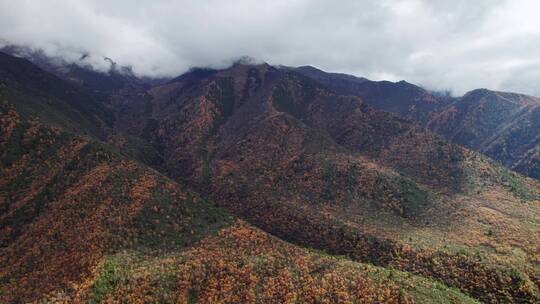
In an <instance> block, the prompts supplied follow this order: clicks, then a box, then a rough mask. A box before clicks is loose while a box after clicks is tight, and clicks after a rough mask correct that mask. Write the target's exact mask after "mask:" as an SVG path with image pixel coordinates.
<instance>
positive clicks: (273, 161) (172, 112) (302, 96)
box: [0, 55, 540, 303]
mask: <svg viewBox="0 0 540 304" xmlns="http://www.w3.org/2000/svg"><path fill="white" fill-rule="evenodd" d="M6 56H7V55H6ZM14 60H15V61H14V62H16V63H17V64H21V65H23V66H24V65H27V64H29V65H32V64H31V63H29V62H28V61H26V60H22V59H16V58H15V59H14ZM0 68H1V69H4V68H3V67H0ZM32 68H33V69H37V70H39V73H42V74H44V75H47V77H45V76H40V77H39V79H42V78H43V79H45V78H46V79H51V81H52V80H54V83H55V84H54V85H55V86H60V87H69V88H74V89H73V90H76V91H77V92H80V94H83V95H84V96H91V97H92V98H94V99H90V100H89V101H88V104H86V103H85V106H90V105H92V106H93V107H94V106H96V107H97V106H99V107H98V108H99V109H101V108H104V109H107V111H106V112H104V113H101V112H99V111H97V112H91V113H92V116H91V117H94V113H95V117H96V118H95V119H96V121H103V124H102V125H101V127H100V128H97V130H100V132H102V133H100V132H95V133H89V134H86V132H85V131H84V128H80V129H78V128H76V127H74V126H77V120H70V119H68V118H69V117H70V116H69V115H67V113H72V112H76V113H78V112H80V111H82V109H81V105H80V104H79V103H78V102H75V101H73V100H65V101H64V100H63V99H62V101H63V103H62V106H61V107H60V106H59V107H52V109H51V110H50V111H55V112H58V113H59V114H58V115H57V117H59V118H61V119H57V120H53V119H49V118H48V117H49V115H48V114H47V113H48V112H47V111H26V112H25V111H24V110H25V109H26V108H32V109H33V108H34V107H38V106H40V105H41V104H42V103H43V101H41V100H47V99H49V95H54V94H55V92H56V91H49V90H46V88H48V87H49V86H46V88H45V89H43V88H42V89H39V90H38V91H39V92H40V94H41V95H40V96H41V97H40V98H41V99H31V100H30V102H29V101H27V100H26V99H27V98H28V99H29V98H34V95H31V94H28V95H24V98H20V99H17V98H13V97H11V96H13V95H10V94H6V93H4V92H13V91H15V92H20V94H27V93H26V92H33V91H34V90H37V88H40V86H39V84H40V82H32V81H28V82H24V83H25V86H24V87H23V86H22V85H21V84H18V83H19V82H16V81H14V80H12V79H22V77H23V76H24V75H25V74H26V72H25V70H24V69H20V68H16V69H12V71H13V73H12V74H10V75H9V77H6V78H5V79H7V80H2V81H1V82H0V94H2V95H0V96H2V100H3V101H2V102H3V103H2V108H1V109H2V112H1V113H2V119H1V120H0V122H1V123H2V128H1V130H2V133H1V139H2V140H1V141H0V145H2V155H1V160H2V168H1V171H0V175H1V178H0V180H1V181H2V183H1V184H0V193H1V194H2V196H1V198H2V200H1V203H0V206H1V208H2V209H1V210H2V213H1V214H2V216H1V218H0V235H1V236H2V243H1V246H2V247H1V248H0V253H1V254H0V256H1V257H2V258H1V259H0V265H2V267H1V269H2V272H0V290H2V292H1V293H0V299H2V300H3V301H5V302H17V301H18V302H31V301H44V300H49V301H55V300H58V301H66V302H70V301H71V302H77V301H83V302H93V303H96V302H97V303H99V302H102V301H109V302H115V301H116V302H141V301H142V302H145V301H146V302H156V301H161V302H166V303H167V302H178V301H180V302H182V301H184V302H189V301H191V302H197V301H198V302H203V303H206V302H216V301H217V302H219V301H221V302H226V303H237V302H258V303H265V302H272V301H274V302H284V301H288V300H290V301H294V300H296V301H299V302H325V301H335V300H336V299H342V300H343V301H345V302H346V301H347V300H349V301H351V302H390V303H407V302H417V303H425V302H431V303H467V302H469V303H474V302H475V301H476V300H480V301H482V302H487V303H499V302H513V303H534V302H537V301H538V300H539V299H540V269H538V267H537V266H538V257H539V256H538V254H539V253H538V246H537V244H538V242H539V241H540V240H539V238H540V237H539V234H538V227H539V225H540V206H539V197H540V184H539V182H538V181H536V180H533V179H529V178H526V177H523V176H521V175H519V174H516V173H514V172H511V171H509V170H507V169H506V168H504V167H502V166H500V165H498V164H496V163H494V162H493V161H491V160H490V159H488V158H486V157H484V156H483V155H481V154H479V153H477V152H473V151H471V150H468V149H466V148H463V147H462V146H460V145H457V144H455V143H452V142H450V141H448V140H446V139H445V138H444V137H443V136H440V135H437V134H435V133H433V132H432V131H430V130H429V129H427V128H425V127H422V126H421V125H418V124H416V123H413V122H411V121H409V120H407V119H404V118H400V117H398V116H397V115H395V114H391V113H388V112H383V111H380V110H377V109H375V108H374V107H372V106H370V105H369V104H368V103H366V102H365V101H364V100H363V99H362V98H360V97H358V96H351V95H350V94H342V93H339V92H336V91H335V90H333V89H331V88H329V87H328V85H326V84H324V83H321V82H322V80H320V79H319V80H317V79H313V78H310V77H308V76H306V75H304V74H303V73H299V72H298V71H295V70H287V69H283V68H276V67H272V66H270V65H267V64H261V65H247V64H236V65H234V66H232V67H230V68H228V69H224V70H210V69H194V70H192V71H190V72H188V73H186V74H184V75H181V76H179V77H177V78H174V79H171V80H169V81H167V82H159V83H153V84H149V85H148V86H147V87H145V86H126V87H122V88H119V89H115V90H112V91H110V92H109V93H108V94H107V95H108V97H107V99H101V98H97V97H96V95H95V94H93V93H92V92H93V91H95V90H93V89H92V88H89V87H87V86H85V85H84V84H80V85H76V84H74V83H73V82H71V81H69V80H67V79H64V78H62V77H58V76H53V75H52V74H50V73H48V72H46V71H44V70H41V69H39V68H38V67H36V66H33V65H32ZM18 73H21V74H23V75H18ZM35 73H37V72H35ZM338 76H339V77H342V75H338ZM96 77H99V76H96ZM322 79H324V78H322ZM347 79H349V80H350V79H351V78H350V77H344V78H343V80H342V81H343V82H345V81H347ZM362 82H364V81H362V80H360V81H359V84H361V83H362ZM344 86H348V84H344ZM60 97H62V96H60ZM60 97H58V98H60ZM415 102H417V103H420V102H422V101H420V100H419V101H415ZM28 105H29V106H28ZM92 109H93V108H92ZM50 111H49V112H50ZM111 112H112V115H111V114H110V113H111ZM105 117H112V118H111V119H110V120H109V119H105ZM92 119H94V118H92ZM80 123H81V124H82V125H84V123H85V121H84V120H81V121H80ZM35 265H39V267H36V266H35ZM472 298H475V299H476V300H475V299H472Z"/></svg>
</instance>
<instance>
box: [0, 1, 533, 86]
mask: <svg viewBox="0 0 540 304" xmlns="http://www.w3.org/2000/svg"><path fill="white" fill-rule="evenodd" d="M539 10H540V2H539V1H536V0H509V1H497V0H475V1H469V0H452V1H446V0H425V1H420V0H403V1H398V0H373V1H359V0H345V1H308V0H270V1H264V0H253V1H247V0H240V1H235V0H220V1H218V0H210V1H203V0H194V1H172V0H154V1H136V0H118V1H112V0H63V1H62V0H47V1H40V0H35V1H32V0H0V40H2V41H3V43H6V42H9V43H14V44H20V45H25V46H30V47H33V48H41V49H43V50H44V51H45V52H46V53H47V54H49V55H59V56H62V57H64V58H66V59H68V60H72V59H75V58H79V57H80V54H81V53H83V52H88V53H90V54H91V55H92V56H91V57H90V58H89V59H87V61H88V62H90V63H92V64H93V65H94V66H96V67H97V68H99V67H100V66H103V64H104V62H103V60H102V56H108V57H111V58H113V59H114V60H115V61H117V62H118V63H119V64H123V65H131V66H133V68H134V70H135V72H136V73H138V74H139V75H149V76H165V75H166V76H174V75H178V74H181V73H183V72H185V71H186V70H187V69H189V68H190V67H194V66H213V67H225V66H226V65H228V64H230V63H231V61H232V60H235V59H237V58H239V57H240V56H244V55H247V56H251V57H253V58H255V59H258V60H261V61H266V62H268V63H270V64H284V65H292V66H298V65H314V66H316V67H319V68H322V69H324V70H328V71H336V72H345V73H351V74H354V75H357V76H364V77H367V78H370V79H375V80H379V79H388V80H401V79H405V80H407V81H409V82H413V83H416V84H419V85H422V86H424V87H427V88H430V89H451V90H452V91H453V92H454V93H456V94H462V93H463V92H465V91H467V90H471V89H474V88H480V87H486V88H490V89H498V90H507V91H517V92H523V93H529V94H534V95H540V18H539V17H538V12H539Z"/></svg>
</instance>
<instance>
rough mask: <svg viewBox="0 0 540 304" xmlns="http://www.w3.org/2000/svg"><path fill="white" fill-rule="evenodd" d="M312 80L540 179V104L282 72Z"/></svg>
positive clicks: (509, 96)
mask: <svg viewBox="0 0 540 304" xmlns="http://www.w3.org/2000/svg"><path fill="white" fill-rule="evenodd" d="M285 69H286V70H294V71H297V72H299V73H302V74H303V75H305V76H307V77H310V78H313V79H315V80H317V81H319V82H320V83H321V84H323V85H325V86H326V87H328V88H329V89H332V90H334V91H335V92H337V93H339V94H346V95H353V96H358V97H360V98H362V99H363V100H364V101H365V102H367V103H368V104H370V105H372V106H374V107H376V108H378V109H382V110H385V111H389V112H392V113H395V114H397V115H399V116H401V117H403V118H406V119H410V120H413V121H416V122H418V123H420V124H422V125H424V126H426V127H428V128H429V129H431V130H433V131H435V132H436V133H438V134H441V135H443V136H444V137H446V138H447V139H449V140H451V141H453V142H455V143H458V144H461V145H464V146H466V147H468V148H470V149H473V150H475V151H478V152H481V153H483V154H485V155H488V156H489V157H491V158H493V159H495V160H497V161H500V162H501V163H502V164H503V165H504V166H506V167H508V168H510V169H512V170H516V171H518V172H520V173H523V174H525V175H528V176H531V177H535V178H540V171H539V170H540V155H539V151H540V137H539V135H538V132H536V130H538V129H539V127H540V125H539V123H540V99H538V98H536V97H532V96H527V95H523V94H516V93H506V92H495V91H490V90H486V89H478V90H473V91H471V92H468V93H467V94H465V95H464V96H462V97H459V98H452V97H448V96H440V95H438V94H433V93H431V92H429V91H426V90H424V89H422V88H420V87H418V86H415V85H413V84H410V83H407V82H405V81H400V82H397V83H393V82H389V81H369V80H366V79H365V78H356V77H354V76H350V75H347V76H343V75H341V74H334V73H326V72H323V71H320V70H318V69H316V68H313V67H299V68H285Z"/></svg>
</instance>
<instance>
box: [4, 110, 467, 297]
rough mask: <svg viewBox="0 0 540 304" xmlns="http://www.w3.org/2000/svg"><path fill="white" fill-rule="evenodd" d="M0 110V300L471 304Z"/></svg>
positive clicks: (84, 141)
mask: <svg viewBox="0 0 540 304" xmlns="http://www.w3.org/2000/svg"><path fill="white" fill-rule="evenodd" d="M0 110H1V111H0V114H1V116H0V118H1V119H0V121H2V122H3V125H2V130H3V132H2V133H1V134H0V135H1V137H0V139H1V140H0V145H1V147H2V151H13V148H14V146H13V145H17V147H16V148H17V151H18V153H17V154H9V155H8V153H3V154H2V156H1V160H2V163H3V165H2V170H1V171H0V176H1V177H2V178H1V179H0V180H1V181H2V182H1V183H0V193H1V194H2V195H1V196H0V203H1V204H0V206H1V208H2V213H1V217H0V253H1V254H0V256H1V258H0V266H1V267H0V268H1V269H2V271H1V272H0V299H1V301H2V302H5V303H22V302H31V301H36V302H42V301H47V302H55V303H74V302H77V303H78V302H84V303H86V302H88V303H101V302H102V301H107V302H122V303H139V302H141V301H146V302H148V301H149V302H155V301H160V302H162V303H174V302H177V301H180V302H187V301H197V302H199V303H212V302H215V301H222V302H224V303H236V302H238V301H240V302H254V303H255V302H256V303H266V302H268V301H277V302H282V301H285V300H294V299H296V300H297V301H328V300H330V301H333V300H334V299H336V297H337V298H340V299H342V300H348V301H355V302H356V301H361V302H370V303H371V302H373V303H374V302H377V301H385V302H388V303H410V302H411V301H413V302H422V301H425V300H428V301H430V302H431V301H433V303H475V301H474V300H472V299H471V298H469V297H467V296H465V295H463V294H461V293H459V292H457V291H455V290H451V289H448V288H447V287H446V286H444V285H442V284H438V283H435V282H432V281H430V280H427V279H424V278H421V277H417V276H411V275H407V274H405V273H401V272H396V271H391V270H387V269H383V268H377V267H373V266H368V265H365V264H360V263H354V262H351V261H347V260H344V259H343V258H341V259H338V258H335V257H330V256H327V255H323V254H320V253H315V252H312V251H308V250H306V249H301V248H298V247H296V246H294V245H292V244H288V243H285V242H283V241H281V240H279V239H277V238H275V237H271V236H269V235H268V234H266V233H265V232H263V231H261V230H258V229H255V228H253V227H251V226H250V225H248V224H247V223H245V222H242V221H234V222H233V221H232V218H231V217H230V216H229V215H227V213H226V212H224V210H222V209H218V208H216V207H213V206H212V205H211V204H209V203H207V202H205V201H204V200H202V199H200V198H199V197H198V195H197V194H195V193H194V192H192V191H189V190H187V189H185V188H184V187H181V186H179V185H178V184H177V183H175V182H173V181H171V180H169V179H167V178H166V177H164V176H162V175H160V174H159V173H157V172H155V171H154V170H151V169H149V168H145V167H144V166H142V165H141V164H138V163H137V162H134V161H131V160H129V159H126V158H125V156H124V155H122V154H119V153H118V152H116V151H114V149H113V148H111V147H108V146H107V145H104V144H102V143H99V142H95V141H94V140H93V139H91V138H87V137H81V136H76V135H72V134H69V133H65V132H64V131H62V130H60V129H58V128H50V127H48V126H46V125H43V124H41V123H40V122H38V121H36V120H34V121H24V120H23V119H21V116H20V115H19V114H18V113H17V112H16V110H15V109H14V107H13V106H11V105H9V104H7V103H3V104H2V107H1V108H0ZM14 137H20V138H19V139H18V140H14ZM19 143H20V145H19ZM8 157H9V162H6V158H8ZM218 231H219V232H218ZM201 239H202V240H201ZM199 240H201V241H200V242H199ZM308 282H309V283H308ZM218 286H221V287H218ZM224 286H228V287H227V288H223V287H224ZM258 286H262V289H261V288H259V287H258ZM434 286H435V289H433V287H434Z"/></svg>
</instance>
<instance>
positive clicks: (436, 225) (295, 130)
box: [123, 65, 540, 302]
mask: <svg viewBox="0 0 540 304" xmlns="http://www.w3.org/2000/svg"><path fill="white" fill-rule="evenodd" d="M148 94H149V95H150V97H151V98H150V99H149V101H148V102H149V103H151V105H152V106H151V109H152V110H151V111H148V112H147V113H146V117H145V118H144V120H146V123H144V124H143V125H142V126H141V125H140V126H137V127H135V128H132V129H130V128H127V129H124V130H123V131H124V132H128V133H131V134H132V135H134V136H140V137H142V138H145V139H147V140H148V141H149V142H150V143H152V144H153V145H155V146H156V147H157V149H158V150H160V151H163V155H164V159H165V160H166V161H165V163H164V164H163V166H162V167H161V169H160V170H162V171H164V172H167V174H168V175H169V176H172V177H173V178H174V179H176V180H178V181H182V182H185V183H187V184H189V185H190V186H192V187H194V188H195V189H198V190H199V192H201V193H205V195H207V196H208V197H209V198H211V199H212V200H214V201H216V202H219V203H220V204H221V205H222V206H224V207H226V208H228V209H229V210H233V211H234V212H235V213H236V214H238V215H239V216H241V217H243V218H245V219H246V220H248V221H249V222H250V223H252V224H254V225H256V226H258V227H260V228H262V229H263V230H265V231H269V232H271V233H273V234H275V235H277V236H279V237H282V238H284V239H287V240H290V241H293V242H295V243H298V244H303V245H308V246H312V247H316V248H320V249H324V250H328V251H329V252H332V253H337V254H347V255H349V256H351V257H353V258H354V259H356V260H359V261H365V262H370V263H375V264H377V265H384V266H387V265H392V266H393V267H396V268H398V269H404V270H408V271H412V272H415V273H420V274H422V275H424V276H428V277H432V278H436V279H439V280H442V281H444V282H446V283H447V284H450V285H452V286H456V287H459V288H461V289H462V290H464V291H466V292H468V293H470V294H472V295H474V296H475V297H477V298H479V299H482V300H483V301H486V302H497V301H501V300H504V301H518V299H519V298H524V299H529V300H535V299H537V298H538V284H539V281H538V276H537V273H536V270H534V267H533V265H532V264H529V263H531V261H532V260H530V259H534V258H533V257H534V256H535V255H536V251H537V249H535V247H534V245H533V243H529V242H528V241H525V240H526V239H527V235H529V233H533V232H532V231H533V230H534V229H535V228H533V227H527V226H522V225H520V227H519V228H512V229H518V231H522V232H523V233H521V232H520V233H516V236H515V237H517V238H519V239H520V240H523V241H524V242H522V243H519V242H518V243H513V241H510V240H508V243H506V242H507V241H504V242H505V244H507V245H509V246H510V248H516V249H517V247H519V250H524V251H525V252H528V253H526V256H528V257H527V258H525V260H520V261H519V265H520V266H519V268H520V269H521V270H517V271H518V272H519V273H521V275H522V278H523V280H521V279H520V280H514V279H512V278H513V275H512V273H513V271H516V270H515V269H514V270H512V266H511V265H514V264H515V263H516V261H517V260H515V258H516V256H514V255H513V254H512V253H510V252H506V253H502V252H498V253H492V252H490V251H489V250H484V249H483V248H482V246H483V245H482V244H480V243H477V242H471V239H469V238H463V237H462V238H460V235H458V234H455V233H456V232H451V231H449V230H448V229H449V228H448V225H449V224H450V223H452V222H453V221H454V222H456V224H455V225H456V226H455V227H459V225H464V226H462V227H461V228H462V229H464V230H465V231H476V232H475V233H472V234H471V237H472V235H476V233H479V234H482V233H489V231H488V230H489V229H492V230H493V229H494V230H496V231H497V232H496V233H501V235H502V234H503V231H504V230H505V229H507V228H509V227H511V226H512V225H515V223H516V222H517V221H518V219H521V218H523V217H526V218H527V219H528V220H531V221H533V222H536V221H537V211H533V212H532V213H531V215H530V216H529V215H526V214H524V213H521V212H513V213H512V214H506V215H505V216H503V217H504V218H505V220H504V223H505V224H504V225H501V226H498V227H495V225H493V224H490V225H488V226H489V227H490V228H489V229H488V230H486V228H485V226H484V225H485V224H484V223H483V222H484V221H488V219H489V218H490V216H491V215H490V211H489V210H488V209H480V210H477V211H474V210H475V208H476V207H478V206H480V205H483V204H487V205H488V206H494V205H496V203H497V201H498V200H500V199H502V200H505V201H507V202H508V205H511V206H514V208H519V207H521V206H522V205H520V204H522V203H521V201H524V202H525V203H524V204H526V206H527V208H531V209H530V210H537V208H538V194H539V193H538V190H539V189H540V188H539V187H538V183H537V182H534V181H531V180H527V179H523V178H522V177H520V176H517V175H515V174H513V173H509V172H508V171H504V170H503V169H502V168H500V167H498V166H497V165H495V164H493V163H491V162H489V161H488V160H487V159H485V158H483V157H481V156H479V155H478V154H475V153H472V152H470V151H468V150H466V149H463V148H461V147H459V146H457V145H454V144H451V143H449V142H447V141H445V140H444V139H443V138H441V137H438V136H436V135H434V134H432V133H431V132H429V131H428V130H426V129H423V128H421V127H418V126H417V125H414V124H412V123H410V122H408V121H405V120H403V119H400V118H397V117H395V116H393V115H391V114H387V113H384V112H380V111H377V110H374V109H373V108H371V107H369V106H367V105H365V104H364V103H363V102H362V100H360V99H358V98H355V97H350V96H349V97H348V96H343V95H339V94H336V93H334V92H332V91H330V90H328V89H326V88H325V87H324V86H322V85H320V84H319V83H317V82H315V81H312V80H310V79H309V78H306V77H304V76H302V75H300V74H298V73H294V72H286V71H285V72H284V71H282V70H278V69H276V68H273V67H271V66H268V65H259V66H249V65H236V66H233V67H232V68H230V69H226V70H222V71H208V72H204V73H201V72H197V73H195V74H187V75H184V76H182V77H180V78H178V79H177V80H175V81H171V82H170V83H168V84H166V85H162V86H157V87H155V88H153V89H152V90H150V91H149V92H148ZM149 108H150V107H149ZM493 196H499V197H498V198H497V200H496V201H493ZM466 212H472V214H475V216H476V218H473V219H471V218H469V217H460V216H458V214H464V213H465V214H466ZM376 215H380V216H382V218H390V219H392V220H389V223H390V224H389V226H388V227H386V228H385V229H379V227H378V226H379V225H378V224H377V223H376V222H373V221H372V219H373V217H375V216H376ZM368 223H369V224H368ZM458 223H459V224H458ZM380 227H382V224H381V226H380ZM412 227H416V228H414V229H420V230H422V231H424V232H425V233H426V234H424V235H423V236H421V237H420V239H416V240H415V241H414V242H413V241H408V240H407V239H405V238H402V237H401V236H400V237H396V236H397V235H400V234H399V233H397V232H398V231H401V230H402V229H407V230H411V229H412ZM452 227H454V223H452ZM386 229H388V230H386ZM384 230H386V231H384ZM389 231H393V233H390V232H389ZM459 231H460V233H462V230H459ZM480 231H484V232H480ZM387 232H388V233H387ZM491 233H493V231H492V232H491ZM444 234H447V235H446V237H451V238H452V239H453V240H454V241H453V242H455V243H453V245H452V246H451V247H452V248H454V249H455V248H461V249H462V250H465V251H467V252H475V251H476V250H478V252H481V254H480V253H479V254H480V256H481V258H480V259H477V258H476V257H475V256H474V255H473V254H471V255H469V254H467V255H465V256H462V255H460V254H459V253H458V252H456V251H455V250H454V249H450V248H445V247H443V246H440V245H436V244H437V243H429V242H428V239H439V241H438V242H442V243H444V237H443V235H444ZM420 243H422V245H420V246H419V247H416V246H417V245H419V244H420ZM510 243H511V244H512V245H510ZM518 244H519V245H518ZM411 245H413V246H414V247H411ZM453 246H456V247H453ZM505 246H506V245H505ZM514 246H517V247H514ZM437 265H444V266H442V267H440V266H437ZM516 265H518V264H516ZM473 269H474V270H473ZM497 278H499V279H497ZM477 282H482V283H480V284H478V283H477ZM511 282H513V283H511ZM513 284H517V285H514V286H513V287H510V286H512V285H513ZM519 286H521V287H519ZM525 286H527V287H525ZM518 290H519V291H518ZM522 292H524V293H522Z"/></svg>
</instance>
